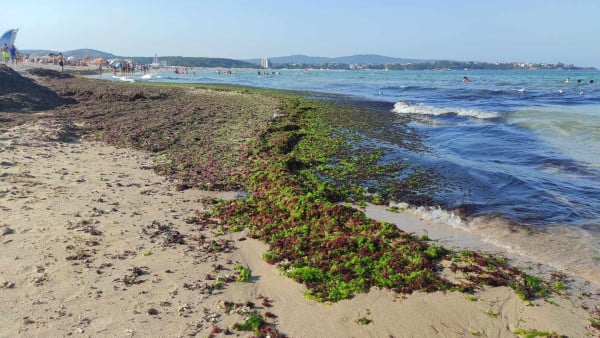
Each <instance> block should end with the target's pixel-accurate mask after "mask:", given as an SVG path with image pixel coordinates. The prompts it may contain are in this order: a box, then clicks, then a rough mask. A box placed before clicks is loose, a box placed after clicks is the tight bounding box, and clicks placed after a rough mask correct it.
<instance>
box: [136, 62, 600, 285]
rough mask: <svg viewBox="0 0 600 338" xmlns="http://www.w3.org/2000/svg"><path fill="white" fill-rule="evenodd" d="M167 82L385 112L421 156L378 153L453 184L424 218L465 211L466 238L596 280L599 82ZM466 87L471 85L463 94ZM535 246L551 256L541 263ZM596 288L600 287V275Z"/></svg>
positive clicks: (452, 78)
mask: <svg viewBox="0 0 600 338" xmlns="http://www.w3.org/2000/svg"><path fill="white" fill-rule="evenodd" d="M159 76H160V77H161V78H158V79H157V78H156V77H151V78H150V79H148V80H147V81H171V82H181V83H223V84H239V85H248V86H255V87H266V88H278V89H292V90H302V91H310V92H317V93H324V94H342V95H346V96H348V97H350V98H353V99H355V100H356V101H357V102H361V104H365V102H366V104H367V105H369V106H370V107H372V108H376V109H379V110H380V115H379V117H380V121H378V122H380V123H381V122H383V123H384V125H386V126H387V129H388V130H387V131H386V134H387V135H389V134H390V133H391V134H393V133H398V134H403V133H406V132H407V131H406V129H407V128H409V129H410V131H411V133H415V134H416V135H418V137H419V140H420V146H418V147H414V146H407V145H406V144H394V143H393V140H397V139H401V138H394V137H389V138H382V139H374V140H373V141H375V142H381V143H385V144H386V146H388V147H391V148H392V149H395V152H396V154H397V158H398V159H403V160H406V159H408V160H410V161H411V162H412V163H415V164H416V165H418V166H422V167H423V168H426V169H430V170H433V171H434V172H436V174H438V175H439V177H441V178H442V180H443V181H444V186H445V187H446V188H445V189H444V190H443V191H441V192H439V193H437V194H436V196H435V198H434V200H433V202H432V204H433V205H432V206H430V207H431V208H421V209H420V210H421V211H422V212H424V213H429V214H430V215H437V214H440V210H446V211H448V213H446V216H445V218H444V217H441V218H440V220H442V221H444V220H447V221H448V223H450V224H453V225H456V224H454V223H457V221H456V219H455V215H454V214H452V213H451V211H454V210H461V212H462V214H463V215H467V216H469V218H470V219H473V220H474V221H472V223H471V224H468V223H467V221H466V220H462V224H461V226H462V227H465V228H469V227H470V228H472V229H474V230H473V231H475V229H476V230H477V231H480V232H481V233H483V234H485V236H487V237H486V238H488V240H489V241H490V242H491V243H495V244H496V245H499V246H504V247H506V248H508V249H513V250H516V251H522V252H520V253H525V254H529V256H531V257H535V258H536V259H537V260H540V261H545V262H546V263H549V264H551V265H556V266H558V267H560V268H564V269H567V270H569V269H571V271H572V270H573V269H575V270H578V273H579V274H580V275H582V274H583V275H586V273H584V272H582V270H586V269H588V270H589V269H592V270H593V269H595V270H600V269H599V268H600V266H597V265H596V264H595V263H597V262H598V256H600V72H598V71H593V70H592V71H579V70H577V71H563V70H560V71H559V70H510V71H508V70H502V71H496V70H464V71H454V70H436V71H386V70H345V71H344V70H314V69H311V70H275V71H274V72H273V71H271V70H269V71H264V70H261V71H260V74H259V73H258V71H257V70H234V71H232V72H231V74H228V73H227V72H220V71H218V70H215V69H194V70H193V73H192V71H189V72H188V74H186V75H180V74H175V73H173V72H172V71H162V72H160V73H159ZM464 76H467V77H468V78H469V79H470V80H471V82H467V83H465V82H463V81H462V80H463V77H464ZM567 78H570V80H571V81H570V82H568V81H567ZM400 120H401V121H403V123H398V121H400ZM406 121H408V122H406ZM388 158H392V159H393V158H394V155H393V154H392V155H391V156H388ZM427 210H429V211H427ZM442 214H444V213H443V212H442ZM491 218H493V220H492V219H491ZM481 219H486V221H485V222H481V221H480V220H481ZM478 220H479V221H478ZM500 221H503V222H500ZM458 223H461V220H459V221H458ZM482 224H485V225H482ZM492 224H493V226H492ZM515 225H516V226H529V227H534V228H535V229H537V230H540V231H541V232H542V234H540V235H539V236H537V237H531V238H527V237H526V236H521V237H518V238H517V237H515V236H512V235H511V236H508V235H507V233H510V232H514V231H508V232H507V229H509V228H513V229H514V226H515ZM482 229H483V230H482ZM519 243H520V244H519ZM535 246H538V247H540V248H539V250H538V251H537V252H534V251H535V250H534V249H533V247H535ZM582 246H583V247H582ZM538 256H539V257H538ZM576 257H577V258H576ZM586 278H591V279H594V280H595V281H596V282H597V283H600V274H597V273H593V274H592V276H591V277H590V276H589V275H586Z"/></svg>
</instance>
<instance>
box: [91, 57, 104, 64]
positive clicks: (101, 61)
mask: <svg viewBox="0 0 600 338" xmlns="http://www.w3.org/2000/svg"><path fill="white" fill-rule="evenodd" d="M105 61H106V59H104V58H103V57H99V58H95V59H94V60H93V61H92V63H104V62H105Z"/></svg>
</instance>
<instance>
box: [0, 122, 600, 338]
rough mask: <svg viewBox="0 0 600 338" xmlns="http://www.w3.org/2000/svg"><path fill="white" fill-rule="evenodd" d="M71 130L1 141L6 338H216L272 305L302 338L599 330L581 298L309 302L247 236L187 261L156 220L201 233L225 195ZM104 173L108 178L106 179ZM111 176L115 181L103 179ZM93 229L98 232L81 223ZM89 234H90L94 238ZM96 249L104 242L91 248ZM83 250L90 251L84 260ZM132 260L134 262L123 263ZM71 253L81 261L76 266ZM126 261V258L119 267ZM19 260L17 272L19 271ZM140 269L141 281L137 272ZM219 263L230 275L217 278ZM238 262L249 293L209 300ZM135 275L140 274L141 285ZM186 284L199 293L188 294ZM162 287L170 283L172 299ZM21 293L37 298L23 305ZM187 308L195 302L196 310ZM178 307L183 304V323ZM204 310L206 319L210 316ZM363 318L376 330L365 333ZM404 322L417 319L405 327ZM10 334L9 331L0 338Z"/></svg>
mask: <svg viewBox="0 0 600 338" xmlns="http://www.w3.org/2000/svg"><path fill="white" fill-rule="evenodd" d="M63 127H64V126H61V124H60V123H59V122H57V123H46V124H44V123H42V124H39V123H38V124H33V125H32V124H31V122H30V123H28V124H25V125H23V126H20V127H14V128H11V129H8V130H2V142H3V143H4V144H3V147H2V148H1V149H3V150H2V152H3V158H6V159H7V160H6V161H4V160H3V161H4V162H3V164H2V167H1V168H0V169H2V176H1V177H0V179H1V181H0V191H2V192H3V194H2V195H1V196H0V198H1V199H2V201H3V203H2V206H3V208H5V209H3V210H6V209H10V210H18V211H19V212H16V213H10V215H11V218H8V219H6V220H4V221H3V223H1V224H2V225H3V226H5V228H4V229H5V230H4V232H3V236H2V237H0V238H1V239H2V243H3V244H2V246H0V250H2V252H1V253H2V254H1V255H0V257H2V258H1V260H0V262H2V269H0V271H3V273H2V274H1V275H0V278H1V279H2V280H1V281H0V282H2V285H3V287H2V288H0V297H1V298H2V299H3V300H8V301H10V302H12V303H11V304H12V306H9V307H8V308H9V309H11V310H13V311H14V310H17V311H15V312H14V313H10V314H8V313H6V316H4V315H3V316H2V317H3V318H5V319H6V326H5V325H1V327H4V328H6V329H5V330H8V331H7V333H6V334H7V335H12V334H14V333H17V334H19V332H20V334H25V332H27V333H28V334H29V333H31V334H34V335H39V334H50V335H51V334H55V333H57V332H59V331H57V330H58V328H59V327H67V328H69V329H68V330H70V331H69V332H73V333H85V332H91V333H95V334H106V335H129V336H133V335H138V334H142V335H144V333H146V334H148V333H153V332H154V333H155V332H163V333H165V334H168V335H172V334H173V333H174V332H178V333H179V334H184V333H185V334H189V333H190V332H193V331H194V325H196V328H195V329H196V330H198V334H204V335H206V334H208V333H210V331H211V330H213V329H214V327H211V324H210V323H211V320H212V319H211V318H218V320H217V321H216V325H218V326H219V327H220V328H225V327H229V326H230V325H232V324H233V322H235V321H240V320H243V315H240V316H234V315H230V314H225V313H223V311H222V310H220V309H219V304H220V303H219V302H222V301H224V300H228V301H233V302H240V301H252V302H255V303H258V302H260V301H257V300H256V297H258V296H259V295H263V296H267V297H269V299H271V300H272V302H271V303H272V307H267V306H265V305H263V306H258V311H259V313H260V314H261V315H265V313H266V312H272V313H273V314H275V315H277V317H278V318H276V319H274V320H272V319H269V321H272V322H273V324H274V325H275V327H276V328H277V329H278V330H280V331H281V332H283V333H286V334H290V335H291V336H316V335H329V336H340V337H343V336H349V335H356V334H357V332H360V333H361V334H359V335H361V336H381V335H399V336H402V335H405V334H407V333H408V334H409V335H410V333H412V335H421V336H455V335H458V334H474V333H477V332H479V333H482V334H486V335H491V336H494V335H498V336H512V335H513V332H514V331H515V330H516V329H517V328H520V327H521V328H525V329H539V330H548V331H556V332H558V333H560V334H569V335H575V336H577V335H583V334H585V333H587V332H588V330H589V328H588V326H589V322H587V317H588V316H589V314H588V312H586V311H585V310H583V309H582V308H581V306H584V305H585V307H588V308H590V307H591V308H593V307H594V306H595V305H596V304H598V294H590V295H589V297H584V299H578V298H577V296H578V294H575V293H574V294H573V295H572V296H571V297H570V298H563V297H558V296H556V297H552V298H550V299H551V301H552V302H554V303H555V304H558V305H553V304H550V303H548V302H545V301H543V300H535V301H533V304H535V305H536V306H535V307H531V308H530V307H529V306H527V303H525V302H522V301H521V300H519V299H518V297H517V296H516V295H515V293H514V291H512V290H511V289H509V288H506V287H504V288H489V289H486V290H483V291H479V292H477V293H476V294H475V297H476V298H477V299H478V300H477V301H470V300H467V299H465V297H466V294H463V293H458V292H448V293H441V292H436V293H430V294H423V293H418V292H417V293H414V294H412V295H397V294H394V293H391V292H389V291H384V290H374V289H372V290H371V291H370V292H369V293H368V294H358V295H356V296H355V297H354V298H353V299H351V300H343V301H340V302H337V303H334V304H330V305H326V304H321V303H317V302H314V301H310V300H308V299H306V298H304V297H303V296H302V293H303V289H304V287H303V286H302V285H301V284H298V283H296V282H294V281H293V280H292V279H290V278H287V277H283V276H281V275H280V273H279V272H278V271H277V269H276V268H275V267H274V266H272V265H268V264H267V263H265V262H264V261H263V259H262V256H261V253H262V252H264V250H265V246H264V245H263V244H260V243H258V242H257V241H255V240H250V239H247V240H244V241H240V239H241V238H242V237H245V233H243V234H231V235H228V236H227V237H226V238H228V239H229V240H232V241H233V243H235V247H236V248H237V250H231V252H223V253H217V254H215V253H212V254H208V255H207V256H204V254H202V255H200V256H201V257H200V258H198V255H199V254H198V252H197V251H194V250H192V251H187V250H186V249H185V248H184V247H183V246H177V245H175V246H174V248H171V247H164V246H162V245H161V244H160V241H157V240H154V241H153V240H152V238H148V236H147V234H148V233H152V232H153V231H154V230H155V229H154V228H152V227H151V225H152V224H154V222H155V221H157V222H161V223H163V224H171V223H172V224H173V225H172V226H173V229H177V231H179V232H180V233H182V234H186V235H188V236H193V235H194V234H196V235H197V229H194V228H195V226H194V225H190V224H188V223H187V222H185V221H184V220H185V219H187V218H189V217H190V214H191V213H193V210H198V209H200V208H202V203H203V202H202V201H203V198H205V197H207V195H208V196H211V197H214V195H212V194H214V193H208V192H202V191H198V190H185V191H184V192H179V191H177V189H176V187H174V186H173V185H172V184H169V183H167V182H166V181H165V179H164V178H163V177H161V176H158V175H156V174H154V173H152V172H151V171H150V170H148V169H149V168H150V167H151V166H152V165H151V161H152V159H151V158H150V157H149V156H148V155H147V154H144V153H142V152H136V151H131V150H127V149H116V148H112V147H107V146H106V145H103V144H102V143H97V142H94V143H92V142H90V141H87V140H85V139H82V140H77V141H75V142H72V143H64V142H57V141H56V140H54V139H55V138H56V137H55V136H56V134H57V133H59V132H60V131H61V130H63ZM23 138H25V139H23ZM5 155H6V157H5ZM104 166H108V169H103V170H99V169H100V168H104ZM102 172H105V173H109V174H104V175H102V174H101V173H102ZM92 178H94V179H92ZM219 196H220V195H219ZM234 196H235V193H232V192H230V193H228V195H225V197H226V198H232V197H234ZM225 197H224V198H225ZM136 200H140V204H135V203H131V201H136ZM114 209H116V210H114ZM7 211H9V210H7ZM380 211H381V210H380ZM23 215H26V216H25V217H22V216H23ZM394 215H396V214H394ZM396 216H400V217H405V218H406V217H408V218H407V219H406V220H405V222H406V224H405V226H404V227H405V229H404V230H406V231H408V232H410V231H411V230H410V229H406V227H407V226H408V225H411V224H419V226H421V228H420V229H421V230H420V231H423V229H426V230H424V231H427V232H428V233H429V234H430V235H431V237H432V238H433V239H435V238H434V236H433V233H431V232H430V229H431V227H432V225H431V224H426V225H423V224H420V223H419V222H417V220H416V219H415V217H414V216H408V215H406V214H400V215H396ZM411 217H412V218H411ZM84 220H89V221H90V222H91V223H87V221H86V222H81V221H84ZM96 220H97V221H99V222H98V223H96ZM84 223H85V224H84ZM90 224H91V225H92V226H93V228H90V227H88V226H87V225H90ZM93 229H95V230H97V231H94V230H93ZM86 230H87V231H86ZM98 231H99V232H100V234H99V235H98V234H97V233H98ZM95 233H96V234H95ZM202 233H203V234H205V235H210V233H211V231H210V230H209V229H205V231H202ZM417 235H420V233H417ZM63 236H64V238H66V240H65V239H62V238H63ZM458 237H461V236H460V234H459V235H458ZM158 238H159V239H161V238H162V237H158ZM188 238H189V237H188ZM94 241H95V242H98V244H97V245H88V243H90V244H94ZM483 244H485V243H483ZM71 246H72V247H71ZM76 249H81V250H83V251H81V252H79V253H77V250H76ZM196 250H198V249H196ZM127 251H131V252H130V253H128V254H126V255H125V252H127ZM21 252H23V253H24V252H28V254H21ZM38 252H44V255H43V256H41V255H39V254H37V253H38ZM74 253H77V257H79V256H81V257H79V258H81V259H75V260H68V259H67V257H71V256H72V255H73V254H74ZM83 254H89V257H83ZM70 255H71V256H70ZM122 255H125V258H123V259H121V258H119V257H117V256H122ZM193 256H195V257H193ZM16 257H18V259H16V260H15V258H16ZM88 259H89V261H87V262H86V260H88ZM180 260H181V261H183V263H181V262H180ZM14 262H18V264H17V266H15V264H14ZM174 262H178V265H177V267H178V269H176V270H175V269H171V268H170V267H169V266H173V264H174ZM186 262H187V263H186ZM73 263H77V264H73ZM107 263H110V264H112V265H106V264H107ZM132 264H133V265H134V267H135V266H137V267H138V268H140V269H141V270H139V269H138V270H135V269H134V270H133V271H130V269H132V268H133V267H132V266H131V265H132ZM215 264H217V265H221V266H223V267H224V269H223V270H221V269H217V270H216V271H215V268H214V266H215ZM234 264H242V265H247V266H248V267H249V268H250V269H251V271H252V274H251V276H252V278H251V279H250V281H251V282H250V283H234V282H229V283H227V285H226V287H225V288H224V289H222V290H216V292H215V293H214V294H205V293H202V292H201V291H202V290H200V289H201V288H202V285H211V283H214V279H208V278H207V277H206V275H204V274H217V275H220V274H222V273H223V274H233V271H234V269H233V265H234ZM145 266H146V267H148V270H145V269H144V267H145ZM167 270H171V271H174V273H173V272H168V271H167ZM182 270H183V271H182ZM98 271H101V272H100V273H99V272H98ZM134 271H138V272H139V275H138V274H137V273H135V274H132V273H133V272H134ZM197 271H204V272H200V273H198V272H197ZM219 271H221V272H219ZM203 275H204V276H203ZM124 276H129V277H128V278H130V279H133V280H134V281H135V280H136V279H137V280H139V281H140V284H136V283H130V285H127V283H124V282H123V277H124ZM126 280H128V279H126ZM184 281H186V282H185V283H183V285H182V282H184ZM11 283H13V284H14V285H13V286H12V287H11ZM73 283H75V284H73ZM186 284H187V285H196V286H197V285H200V287H199V288H197V287H196V286H193V287H192V288H191V289H188V288H186V287H185V285H186ZM162 285H170V287H167V289H169V293H168V294H167V293H166V290H165V288H164V287H161V286H162ZM61 287H62V288H63V289H61ZM82 287H83V288H85V290H87V292H88V293H87V295H88V296H89V294H90V293H91V294H94V293H95V295H100V296H99V297H97V298H96V299H97V300H93V301H92V302H91V303H90V302H88V301H86V300H85V296H86V294H85V292H83V291H82V292H81V293H76V294H75V295H73V296H68V295H67V292H68V291H69V290H73V289H76V290H77V289H82ZM88 287H89V288H88ZM111 288H112V290H111ZM157 288H159V289H162V291H161V290H158V289H157ZM204 288H206V286H205V287H204ZM61 290H62V291H61ZM98 290H100V291H102V292H101V293H98V292H97V291H98ZM203 290H206V289H203ZM175 291H176V292H175ZM173 292H175V293H174V294H172V293H173ZM573 292H577V291H573ZM24 294H27V295H28V296H27V297H26V298H23V296H24ZM57 295H59V296H57ZM5 297H6V298H5ZM13 297H14V298H13ZM188 297H189V298H188ZM186 299H191V300H194V301H195V303H194V304H192V306H190V307H187V306H186V302H185V301H186ZM198 299H200V300H198ZM129 300H134V301H133V302H130V301H129ZM19 302H20V303H19ZM165 302H169V303H170V305H166V304H167V303H165ZM175 304H177V306H179V310H178V311H179V313H178V311H177V310H176V308H175ZM90 308H94V310H92V311H90ZM115 308H116V309H118V311H120V312H121V313H123V314H128V315H125V316H124V318H114V317H113V316H111V315H110V313H114V312H112V310H114V309H115ZM203 308H208V309H209V310H208V314H207V310H205V309H203ZM151 309H155V310H157V311H158V315H155V314H152V313H154V311H150V310H151ZM181 309H183V310H181ZM31 310H33V312H32V311H31ZM5 311H6V309H5ZM182 311H183V312H184V314H186V313H187V312H189V313H187V315H188V316H187V317H186V316H182V315H181V312H182ZM150 312H152V313H150ZM307 313H309V314H310V315H307ZM490 313H491V314H490ZM214 315H218V316H216V317H214ZM207 316H208V317H207ZM211 316H213V317H211ZM230 317H231V318H230ZM207 318H208V319H207ZM311 318H312V319H311ZM362 318H365V319H367V320H372V321H373V322H372V323H371V324H366V325H363V324H360V323H358V322H357V321H359V320H360V319H362ZM398 318H408V319H407V320H406V321H400V322H399V321H398ZM9 319H10V320H9ZM75 319H78V321H77V320H75ZM308 322H309V323H310V324H307V323H308ZM165 323H173V325H164V324H165ZM199 323H202V325H201V328H198V327H197V325H198V324H199ZM213 324H214V322H213ZM177 325H179V326H177ZM176 326H177V327H176ZM182 327H185V330H182V329H181V328H182ZM130 330H131V331H130ZM153 330H155V331H153ZM186 330H187V331H186ZM65 332H66V331H65ZM3 334H4V333H2V332H0V336H2V335H3Z"/></svg>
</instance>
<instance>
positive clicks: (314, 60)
mask: <svg viewBox="0 0 600 338" xmlns="http://www.w3.org/2000/svg"><path fill="white" fill-rule="evenodd" d="M260 60H261V59H247V60H244V61H247V62H251V63H255V64H260ZM269 61H270V62H271V63H272V64H282V63H288V64H294V63H295V64H327V63H343V64H390V63H423V62H431V61H433V60H422V59H407V58H396V57H390V56H383V55H377V54H358V55H350V56H340V57H324V56H307V55H289V56H277V57H270V58H269Z"/></svg>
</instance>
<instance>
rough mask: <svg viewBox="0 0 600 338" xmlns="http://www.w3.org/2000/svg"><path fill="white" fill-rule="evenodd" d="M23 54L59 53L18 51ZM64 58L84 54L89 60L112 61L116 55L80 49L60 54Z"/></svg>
mask: <svg viewBox="0 0 600 338" xmlns="http://www.w3.org/2000/svg"><path fill="white" fill-rule="evenodd" d="M20 52H21V53H23V54H37V55H48V54H58V53H60V51H57V50H48V49H22V50H20ZM62 53H63V55H64V56H65V57H69V56H75V57H79V58H81V57H83V56H84V55H85V54H86V53H88V55H89V57H90V59H95V58H98V57H103V58H105V59H114V58H117V56H116V55H114V54H112V53H107V52H103V51H99V50H96V49H89V48H82V49H75V50H67V51H63V52H62Z"/></svg>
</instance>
